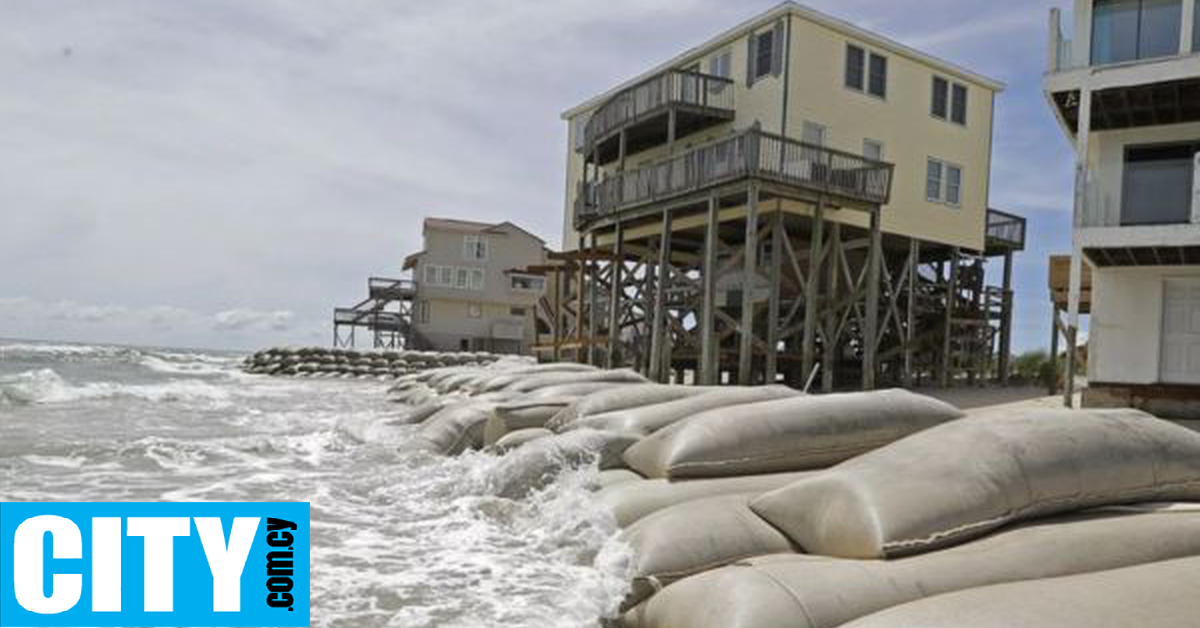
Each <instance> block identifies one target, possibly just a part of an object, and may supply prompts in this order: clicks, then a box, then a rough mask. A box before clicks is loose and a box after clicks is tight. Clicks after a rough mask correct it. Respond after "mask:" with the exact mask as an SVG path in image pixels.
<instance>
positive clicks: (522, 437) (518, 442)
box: [491, 427, 554, 454]
mask: <svg viewBox="0 0 1200 628" xmlns="http://www.w3.org/2000/svg"><path fill="white" fill-rule="evenodd" d="M547 436H554V432H551V431H550V430H548V429H546V428H544V427H530V428H526V429H523V430H513V431H511V432H509V433H507V434H505V435H504V436H502V437H500V439H499V440H497V441H496V443H495V444H494V445H492V446H491V451H492V452H493V453H497V454H506V453H508V452H510V451H512V450H514V449H516V448H518V447H520V446H522V445H524V444H525V443H531V442H533V441H535V440H538V439H540V438H546V437H547Z"/></svg>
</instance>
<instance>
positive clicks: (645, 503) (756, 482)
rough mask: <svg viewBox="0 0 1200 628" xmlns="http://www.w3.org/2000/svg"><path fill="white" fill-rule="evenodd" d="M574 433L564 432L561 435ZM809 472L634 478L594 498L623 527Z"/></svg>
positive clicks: (769, 486) (768, 487)
mask: <svg viewBox="0 0 1200 628" xmlns="http://www.w3.org/2000/svg"><path fill="white" fill-rule="evenodd" d="M580 431H583V430H580ZM574 433H575V432H574V431H572V432H567V433H566V434H564V435H563V436H568V435H570V434H574ZM811 473H812V472H810V471H800V472H793V473H767V474H763V475H744V476H735V477H728V478H698V479H694V480H668V479H665V478H654V479H650V480H635V481H631V482H621V483H619V484H614V485H613V486H610V487H608V488H605V489H603V490H601V491H600V492H599V493H597V494H596V501H598V502H599V503H600V504H601V505H603V506H604V507H605V508H607V509H608V510H609V512H611V513H612V514H613V517H615V518H616V520H617V525H619V526H621V527H626V526H629V525H630V524H632V523H633V522H635V521H637V520H639V519H641V518H642V517H645V516H646V515H649V514H650V513H652V512H657V511H659V510H662V509H663V508H667V507H669V506H674V505H675V504H682V503H683V502H687V501H691V500H694V499H702V498H705V497H715V496H717V495H733V494H736V493H756V492H757V493H762V492H765V491H770V490H773V489H777V488H779V487H781V486H786V485H788V484H791V483H792V482H795V481H796V480H799V479H800V478H803V477H807V476H808V475H809V474H811Z"/></svg>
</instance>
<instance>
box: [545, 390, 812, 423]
mask: <svg viewBox="0 0 1200 628" xmlns="http://www.w3.org/2000/svg"><path fill="white" fill-rule="evenodd" d="M701 390H702V391H703V392H702V394H699V395H692V396H689V397H685V398H682V399H676V400H674V401H668V402H664V403H656V404H653V405H646V406H641V407H633V408H627V409H623V410H616V411H611V412H605V413H603V414H594V415H592V416H584V417H583V418H581V419H578V420H576V421H574V422H573V423H569V424H567V425H565V426H563V427H560V428H558V431H563V430H564V429H571V428H589V429H594V430H616V431H619V432H637V433H639V434H653V433H654V432H657V431H658V430H660V429H662V428H665V427H667V426H668V425H671V424H674V423H677V422H679V421H682V420H684V419H688V418H691V417H692V416H695V415H698V414H700V413H702V412H707V411H709V410H714V409H716V408H727V407H730V406H740V405H747V404H751V403H758V402H761V401H771V400H773V399H784V398H787V397H796V396H799V395H801V394H803V393H801V392H800V391H798V390H793V389H791V388H788V387H787V386H777V385H771V386H755V387H749V386H746V387H736V388H735V387H729V388H724V389H718V390H713V389H711V388H710V389H701ZM555 420H556V421H557V420H558V417H555Z"/></svg>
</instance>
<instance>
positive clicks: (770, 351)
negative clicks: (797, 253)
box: [766, 209, 787, 384]
mask: <svg viewBox="0 0 1200 628" xmlns="http://www.w3.org/2000/svg"><path fill="white" fill-rule="evenodd" d="M784 229H785V226H784V222H783V211H781V210H779V209H776V210H775V213H773V214H771V271H770V277H769V280H768V282H769V284H770V295H769V296H768V298H767V357H766V383H768V384H774V383H775V378H776V374H777V372H778V369H779V347H778V345H779V299H780V295H779V291H780V285H779V283H780V281H782V279H783V239H784V238H786V237H787V232H786V231H785V230H784Z"/></svg>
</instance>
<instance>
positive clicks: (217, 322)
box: [213, 308, 296, 331]
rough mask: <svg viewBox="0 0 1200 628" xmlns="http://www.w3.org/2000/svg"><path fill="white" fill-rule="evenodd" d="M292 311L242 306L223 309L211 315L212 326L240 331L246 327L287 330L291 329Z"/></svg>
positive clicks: (223, 329) (224, 329)
mask: <svg viewBox="0 0 1200 628" xmlns="http://www.w3.org/2000/svg"><path fill="white" fill-rule="evenodd" d="M294 318H296V315H295V314H294V313H293V312H289V311H287V310H277V311H274V312H260V311H256V310H249V309H244V308H239V309H233V310H225V311H223V312H218V313H217V314H215V315H214V316H213V327H214V328H215V329H218V330H222V331H242V330H247V329H268V330H271V331H288V330H289V329H291V322H292V319H294Z"/></svg>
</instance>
